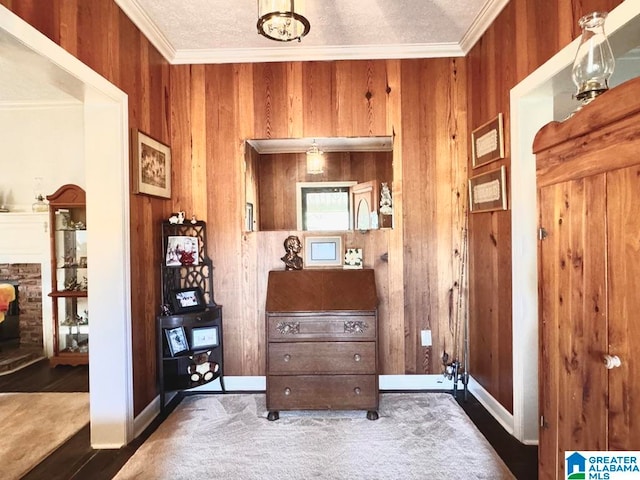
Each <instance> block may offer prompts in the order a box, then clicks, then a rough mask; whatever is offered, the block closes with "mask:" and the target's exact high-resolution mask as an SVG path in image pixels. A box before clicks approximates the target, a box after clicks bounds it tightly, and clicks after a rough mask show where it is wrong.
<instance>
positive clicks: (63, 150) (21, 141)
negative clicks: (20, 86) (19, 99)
mask: <svg viewBox="0 0 640 480" xmlns="http://www.w3.org/2000/svg"><path fill="white" fill-rule="evenodd" d="M83 129H84V112H83V106H82V104H81V103H78V104H74V105H60V106H46V107H40V108H36V107H32V106H20V105H14V106H11V107H6V106H5V107H2V108H0V132H2V137H1V140H2V153H0V171H1V173H0V205H2V204H5V205H6V206H7V207H8V208H9V209H10V210H11V211H30V210H31V204H32V203H33V202H34V201H35V198H34V197H35V195H36V193H35V192H34V187H35V183H36V182H35V178H36V177H42V192H41V193H42V194H43V195H45V196H46V195H49V194H51V193H53V192H55V191H56V190H57V189H58V188H59V187H60V186H62V185H64V184H67V183H74V184H76V185H80V186H81V187H83V188H85V184H86V181H85V158H84V131H83Z"/></svg>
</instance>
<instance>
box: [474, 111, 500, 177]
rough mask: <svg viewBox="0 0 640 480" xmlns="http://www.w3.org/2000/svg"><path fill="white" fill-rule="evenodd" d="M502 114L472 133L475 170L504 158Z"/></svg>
mask: <svg viewBox="0 0 640 480" xmlns="http://www.w3.org/2000/svg"><path fill="white" fill-rule="evenodd" d="M503 125H504V124H503V119H502V113H499V114H498V116H497V117H496V118H494V119H493V120H490V121H489V122H487V123H485V124H484V125H481V126H480V127H478V128H476V129H475V130H474V131H473V132H471V161H472V165H473V168H476V167H480V166H482V165H486V164H487V163H490V162H493V161H494V160H498V159H500V158H504V127H503Z"/></svg>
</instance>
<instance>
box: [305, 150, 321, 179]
mask: <svg viewBox="0 0 640 480" xmlns="http://www.w3.org/2000/svg"><path fill="white" fill-rule="evenodd" d="M323 155H324V152H323V151H322V150H320V149H319V148H318V144H317V143H316V142H313V144H312V145H311V148H310V149H309V150H307V173H308V174H310V175H317V174H319V173H322V172H324V157H323Z"/></svg>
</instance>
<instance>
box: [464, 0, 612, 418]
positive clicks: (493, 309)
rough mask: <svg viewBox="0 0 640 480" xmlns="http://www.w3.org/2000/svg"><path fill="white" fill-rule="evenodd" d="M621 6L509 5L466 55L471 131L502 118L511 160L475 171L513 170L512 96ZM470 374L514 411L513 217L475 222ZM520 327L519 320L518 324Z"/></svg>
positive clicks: (529, 0) (566, 0) (515, 0)
mask: <svg viewBox="0 0 640 480" xmlns="http://www.w3.org/2000/svg"><path fill="white" fill-rule="evenodd" d="M620 3H622V0H582V1H574V0H545V1H540V0H511V1H510V2H509V3H508V4H507V6H506V7H505V8H504V10H503V11H502V13H501V14H500V15H499V17H498V18H497V19H496V21H495V22H494V23H493V25H492V26H491V27H490V28H489V29H488V30H487V31H486V32H485V34H484V35H483V36H482V38H481V39H480V40H479V41H478V43H477V44H476V45H475V46H474V47H473V49H472V50H471V52H470V53H469V55H468V56H467V61H468V69H469V74H468V76H467V78H468V98H469V117H468V124H469V131H471V130H473V129H474V128H477V127H478V126H480V125H482V124H484V123H485V122H487V121H489V120H491V119H492V118H494V117H495V116H496V115H497V114H498V113H500V112H502V113H503V114H504V120H505V122H504V127H505V146H506V158H505V159H504V160H501V161H498V162H494V163H491V164H489V165H486V166H483V167H481V168H477V169H474V170H473V171H472V170H471V167H470V166H469V171H470V174H471V175H477V174H479V173H483V172H485V171H488V170H492V169H494V168H498V167H500V166H501V165H506V167H507V172H509V170H510V168H509V167H510V163H511V161H510V155H511V153H510V148H509V141H510V134H509V129H510V115H509V92H510V90H511V88H513V87H514V86H516V85H517V84H518V83H519V82H520V81H522V80H523V79H524V78H525V77H526V76H527V75H529V74H530V73H531V72H533V71H534V70H535V69H536V68H538V67H539V66H540V65H542V64H543V63H544V62H545V61H547V60H548V59H549V58H551V57H552V56H553V55H554V54H555V53H556V52H558V51H559V50H560V49H562V48H563V47H565V46H566V45H567V44H568V43H570V42H571V41H572V40H573V39H574V38H576V37H577V36H579V35H580V28H579V27H578V20H579V19H580V17H581V16H583V15H585V14H587V13H590V12H592V11H595V10H604V11H611V10H612V9H613V8H615V7H616V6H617V5H619V4H620ZM469 240H470V249H469V269H470V271H469V293H470V298H469V319H470V334H469V337H470V350H471V352H470V361H471V365H470V373H471V374H472V375H473V376H474V378H475V379H476V380H478V381H479V382H480V383H481V384H482V386H483V387H484V388H485V389H486V390H487V391H489V393H491V394H492V395H493V396H494V397H495V398H496V399H497V400H498V401H499V402H500V403H501V404H502V405H503V406H504V407H505V408H507V409H508V410H509V411H513V363H512V354H513V352H512V343H511V342H512V339H511V326H512V317H511V311H512V305H511V282H512V281H515V280H516V279H512V276H511V213H510V211H505V212H494V213H477V214H475V213H474V214H472V215H470V216H469ZM515 321H517V319H515Z"/></svg>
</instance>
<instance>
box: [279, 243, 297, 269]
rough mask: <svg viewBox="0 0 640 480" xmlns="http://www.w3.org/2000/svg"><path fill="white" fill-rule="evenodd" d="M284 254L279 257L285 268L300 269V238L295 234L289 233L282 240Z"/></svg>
mask: <svg viewBox="0 0 640 480" xmlns="http://www.w3.org/2000/svg"><path fill="white" fill-rule="evenodd" d="M284 250H285V252H287V253H285V255H284V257H282V258H281V260H282V261H283V262H284V269H285V270H302V258H301V257H300V256H298V253H300V250H302V244H301V243H300V239H299V238H298V237H296V236H295V235H289V236H288V237H287V238H286V239H285V241H284Z"/></svg>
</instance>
